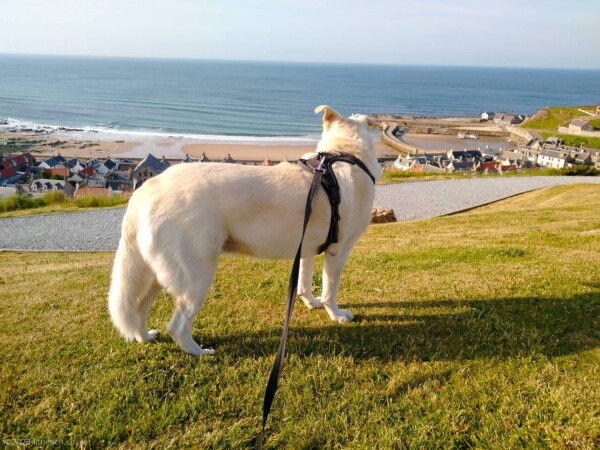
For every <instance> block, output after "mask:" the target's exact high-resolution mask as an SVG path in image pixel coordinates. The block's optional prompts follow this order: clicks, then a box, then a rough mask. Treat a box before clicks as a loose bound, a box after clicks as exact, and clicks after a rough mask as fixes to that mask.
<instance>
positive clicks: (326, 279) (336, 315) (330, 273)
mask: <svg viewBox="0 0 600 450" xmlns="http://www.w3.org/2000/svg"><path fill="white" fill-rule="evenodd" d="M348 256H350V252H349V251H342V250H339V251H337V252H335V253H329V252H325V258H324V262H323V294H322V296H321V301H322V302H323V306H324V307H325V311H327V314H328V315H329V318H330V319H331V320H335V321H336V322H339V323H348V322H350V321H351V320H353V319H354V315H353V314H352V313H351V312H350V311H346V310H344V309H339V308H338V306H337V301H336V296H337V290H338V287H339V285H340V278H341V276H342V270H344V266H345V265H346V261H348Z"/></svg>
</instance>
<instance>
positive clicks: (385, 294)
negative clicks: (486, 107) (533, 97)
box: [0, 186, 600, 449]
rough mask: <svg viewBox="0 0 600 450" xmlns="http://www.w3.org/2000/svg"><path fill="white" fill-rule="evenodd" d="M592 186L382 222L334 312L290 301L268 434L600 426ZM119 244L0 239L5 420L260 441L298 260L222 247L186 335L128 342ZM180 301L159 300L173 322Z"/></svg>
mask: <svg viewBox="0 0 600 450" xmlns="http://www.w3.org/2000/svg"><path fill="white" fill-rule="evenodd" d="M598 208H600V190H599V189H598V188H597V187H596V186H579V187H574V186H570V187H556V188H550V189H546V190H542V191H537V192H534V193H530V194H527V195H523V196H520V197H515V198H512V199H510V200H506V201H503V202H500V203H497V204H494V205H490V206H487V207H484V208H480V209H478V210H474V211H471V212H469V213H465V214H460V215H456V216H452V217H445V218H438V219H433V220H426V221H417V222H407V223H399V224H389V225H380V226H373V227H371V228H370V229H369V231H368V232H367V234H366V236H365V237H364V238H363V239H362V240H361V241H360V242H359V244H358V246H357V248H356V249H355V251H354V252H353V255H352V257H351V259H350V262H349V265H348V267H347V270H346V271H345V272H344V276H343V283H342V287H341V289H340V302H341V304H342V305H343V306H346V307H349V308H350V309H351V310H352V311H353V312H354V313H355V314H356V316H357V321H356V322H354V323H352V324H349V325H344V326H343V325H338V324H334V323H332V322H330V321H329V320H327V319H326V317H325V313H324V312H322V311H312V312H310V311H307V310H306V309H305V308H304V307H303V306H302V305H301V304H298V305H297V307H296V310H295V312H294V319H293V324H292V330H291V333H290V339H289V341H288V345H289V347H288V356H287V362H286V367H285V369H284V373H283V377H282V384H281V387H280V391H279V393H278V396H277V397H276V399H275V403H274V408H273V412H272V415H271V419H270V423H269V426H268V433H269V439H268V442H267V447H268V448H313V447H316V448H365V449H367V448H369V449H370V448H392V447H396V448H398V447H400V448H401V447H411V448H412V447H425V448H432V447H463V446H475V447H483V448H516V447H523V446H533V447H558V448H560V447H573V448H594V447H596V448H597V447H598V446H600V422H599V420H598V419H599V417H600V371H599V367H600V348H599V347H600V322H599V317H600V283H599V282H598V276H597V275H598V273H599V272H600V239H599V236H600V218H598V215H597V211H598ZM112 256H113V255H112V254H109V253H96V254H14V253H6V254H3V255H2V256H1V257H0V348H1V349H2V350H1V352H2V357H3V358H2V359H3V364H2V365H1V366H0V385H1V386H2V389H1V390H0V417H1V419H0V435H1V436H2V437H3V438H4V439H8V438H37V439H74V440H84V441H85V443H84V445H83V446H84V447H89V448H97V447H102V446H110V447H111V448H112V447H117V448H118V447H121V448H129V447H131V446H136V445H141V444H142V443H143V445H144V447H147V448H169V447H172V448H182V447H187V448H197V447H205V448H207V447H208V448H239V447H247V446H248V445H252V444H253V443H254V442H255V438H256V436H257V433H258V430H259V426H260V414H261V406H262V393H263V389H264V387H265V384H266V380H267V377H268V372H269V369H270V366H271V363H272V359H273V355H274V352H275V350H276V346H277V342H278V336H279V333H280V327H281V321H282V317H283V307H284V306H283V303H284V294H285V290H286V282H287V276H288V270H289V268H290V264H289V262H273V261H259V262H257V261H252V260H250V259H247V258H241V257H226V258H223V260H222V262H221V265H220V270H219V272H218V274H217V278H216V282H215V285H214V287H213V289H212V290H211V293H210V297H209V300H208V303H207V306H206V308H205V310H204V311H203V312H202V313H201V314H200V316H199V317H198V319H197V320H196V322H195V330H194V335H195V337H196V339H197V340H199V341H201V342H202V344H203V345H205V346H214V347H215V348H216V349H217V355H216V356H214V357H208V358H201V359H200V360H195V359H194V358H192V357H189V356H186V355H184V354H182V353H181V351H180V350H179V349H178V348H177V347H176V345H175V344H174V343H173V342H172V341H171V340H170V339H169V338H167V337H164V336H161V337H160V339H159V341H158V342H157V343H154V344H147V345H141V344H126V343H124V342H123V341H122V340H121V339H120V338H119V337H118V336H117V335H116V332H115V331H114V330H113V329H112V327H111V325H110V321H109V318H108V315H107V311H106V300H105V297H106V291H107V288H108V283H109V273H110V268H111V262H112ZM170 311H171V301H170V299H169V298H168V296H167V295H166V294H164V293H163V294H161V295H160V297H159V299H158V301H157V304H156V305H155V308H154V310H153V311H152V312H151V314H150V318H149V323H150V325H151V326H152V327H159V328H161V330H164V326H165V324H166V322H167V320H168V317H169V314H170Z"/></svg>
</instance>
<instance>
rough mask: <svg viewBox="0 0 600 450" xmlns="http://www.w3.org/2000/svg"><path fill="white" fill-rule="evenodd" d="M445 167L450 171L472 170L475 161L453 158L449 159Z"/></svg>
mask: <svg viewBox="0 0 600 450" xmlns="http://www.w3.org/2000/svg"><path fill="white" fill-rule="evenodd" d="M447 169H448V171H450V172H472V171H474V170H475V162H474V161H462V160H459V159H455V160H453V161H450V164H448V166H447Z"/></svg>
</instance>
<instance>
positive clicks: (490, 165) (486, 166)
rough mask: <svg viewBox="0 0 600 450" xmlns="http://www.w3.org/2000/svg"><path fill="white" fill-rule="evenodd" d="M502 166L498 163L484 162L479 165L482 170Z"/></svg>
mask: <svg viewBox="0 0 600 450" xmlns="http://www.w3.org/2000/svg"><path fill="white" fill-rule="evenodd" d="M499 165H500V163H499V162H498V161H484V162H482V163H481V164H480V165H479V168H480V169H495V168H497V167H498V166H499Z"/></svg>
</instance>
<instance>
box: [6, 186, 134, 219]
mask: <svg viewBox="0 0 600 450" xmlns="http://www.w3.org/2000/svg"><path fill="white" fill-rule="evenodd" d="M128 200H129V199H128V198H126V197H122V196H120V195H113V196H112V197H96V196H87V197H79V198H69V197H66V196H65V195H63V194H62V192H57V191H51V192H49V193H47V194H45V195H44V196H43V197H38V198H30V197H27V196H26V195H22V194H15V195H12V196H10V197H8V198H0V219H3V218H7V217H24V216H34V215H37V214H50V213H64V212H73V211H84V210H88V209H97V208H111V207H114V206H120V205H126V204H127V202H128Z"/></svg>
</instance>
